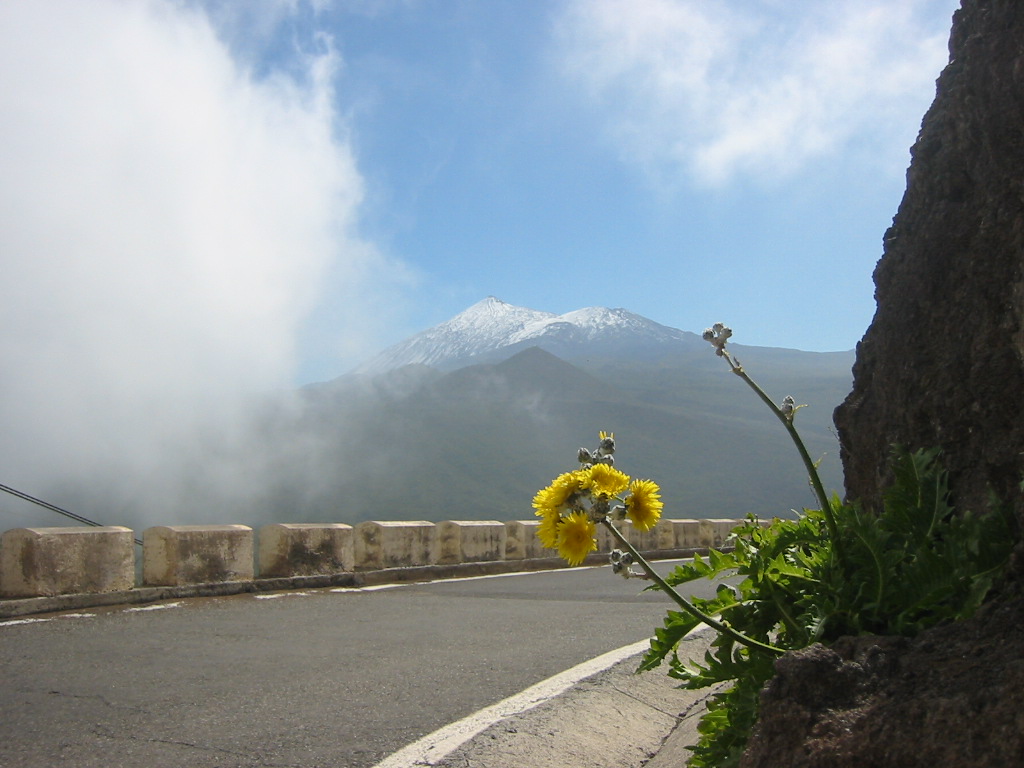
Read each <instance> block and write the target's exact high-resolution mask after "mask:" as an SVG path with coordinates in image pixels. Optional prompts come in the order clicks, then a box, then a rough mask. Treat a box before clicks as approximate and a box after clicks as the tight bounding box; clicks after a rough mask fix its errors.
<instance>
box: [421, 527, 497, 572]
mask: <svg viewBox="0 0 1024 768" xmlns="http://www.w3.org/2000/svg"><path fill="white" fill-rule="evenodd" d="M506 537H507V533H506V531H505V524H504V523H501V522H498V521H497V520H445V521H443V522H440V523H438V524H437V543H438V551H437V562H438V563H440V564H442V565H451V564H453V563H484V562H490V561H494V560H504V559H505V542H506Z"/></svg>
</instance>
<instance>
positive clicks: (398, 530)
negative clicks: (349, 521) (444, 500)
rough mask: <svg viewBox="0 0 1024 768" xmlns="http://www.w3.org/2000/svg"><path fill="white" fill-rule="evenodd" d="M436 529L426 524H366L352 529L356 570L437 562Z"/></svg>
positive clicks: (399, 522) (423, 522)
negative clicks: (353, 530) (353, 531)
mask: <svg viewBox="0 0 1024 768" xmlns="http://www.w3.org/2000/svg"><path fill="white" fill-rule="evenodd" d="M437 549H438V545H437V526H436V525H434V524H433V523H430V522H427V521H426V520H397V521H395V520H388V521H382V520H367V521H366V522H362V523H359V524H358V525H357V526H356V527H355V555H356V559H355V565H356V569H357V570H379V569H381V568H407V567H411V566H416V565H433V564H434V563H436V562H437V554H438V553H437Z"/></svg>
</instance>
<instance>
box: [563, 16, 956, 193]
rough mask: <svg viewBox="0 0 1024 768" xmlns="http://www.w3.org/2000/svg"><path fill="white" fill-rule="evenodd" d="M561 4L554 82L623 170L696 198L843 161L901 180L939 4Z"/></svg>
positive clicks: (938, 42)
mask: <svg viewBox="0 0 1024 768" xmlns="http://www.w3.org/2000/svg"><path fill="white" fill-rule="evenodd" d="M742 5H743V8H742V10H740V9H737V8H736V6H735V5H734V4H729V3H706V2H701V1H700V0H571V2H570V3H569V5H568V7H567V10H566V12H565V14H564V16H563V17H562V18H561V19H560V22H559V24H558V36H557V44H558V46H559V49H560V51H561V61H562V69H563V73H564V74H565V76H566V77H568V78H569V80H570V81H571V82H574V83H577V84H580V85H582V86H583V89H584V92H585V93H586V94H587V95H588V97H589V100H590V102H591V103H593V104H595V105H597V106H598V108H599V109H600V110H601V111H602V112H603V114H604V116H605V119H606V121H607V125H608V128H609V131H610V133H611V134H612V135H613V136H614V138H615V140H616V142H617V143H618V144H619V145H620V147H621V148H622V151H623V152H624V154H625V155H627V156H628V157H629V158H630V159H631V160H633V161H636V162H639V163H641V164H643V166H644V167H645V168H646V169H647V170H648V171H649V172H650V173H651V174H652V175H653V176H655V177H659V178H660V180H665V179H667V178H671V177H673V176H678V175H679V174H686V175H688V176H692V177H693V178H695V179H696V180H697V181H698V182H700V183H702V184H704V185H707V186H721V185H724V184H727V183H729V182H731V181H733V180H734V179H736V178H737V177H739V176H741V175H752V176H756V177H761V178H765V177H779V176H783V177H785V176H789V175H792V174H795V173H797V172H798V171H800V170H803V169H804V168H806V167H807V166H808V165H809V164H811V163H813V162H815V160H816V159H818V158H821V157H823V156H826V155H829V154H832V153H837V152H854V153H857V155H858V156H859V157H860V158H861V159H862V160H867V161H868V162H872V163H876V164H877V165H878V167H879V168H880V169H881V170H883V171H885V172H895V173H898V174H901V173H902V172H903V171H904V170H905V168H906V164H907V161H908V159H909V156H908V154H907V151H906V150H907V149H908V148H909V147H910V145H911V144H912V143H913V140H914V136H915V135H916V132H917V129H918V128H919V126H920V116H921V114H923V112H924V110H925V109H926V108H927V106H928V104H929V103H930V102H931V99H932V98H933V97H934V81H935V78H936V77H937V75H938V73H939V71H940V70H941V69H942V67H943V66H944V65H945V63H946V59H947V51H946V41H947V39H948V36H949V23H950V16H951V13H952V9H951V7H950V3H949V2H945V1H944V0H904V1H902V2H897V3H894V2H891V0H884V1H883V0H835V2H828V3H822V2H816V1H815V0H797V1H796V2H788V1H787V2H776V1H775V0H764V1H763V2H758V3H743V4H742Z"/></svg>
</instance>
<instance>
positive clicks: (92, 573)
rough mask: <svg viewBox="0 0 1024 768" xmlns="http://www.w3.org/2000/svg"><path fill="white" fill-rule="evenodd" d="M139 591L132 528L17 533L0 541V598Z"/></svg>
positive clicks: (23, 530) (19, 530)
mask: <svg viewBox="0 0 1024 768" xmlns="http://www.w3.org/2000/svg"><path fill="white" fill-rule="evenodd" d="M134 586H135V539H134V535H133V533H132V531H131V530H130V529H129V528H124V527H122V526H104V527H97V528H85V527H77V528H76V527H68V528H14V529H12V530H9V531H5V532H4V534H3V536H0V596H3V597H50V596H53V595H68V594H90V593H100V592H119V591H121V590H127V589H132V588H133V587H134Z"/></svg>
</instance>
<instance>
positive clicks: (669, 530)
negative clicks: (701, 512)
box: [658, 518, 697, 549]
mask: <svg viewBox="0 0 1024 768" xmlns="http://www.w3.org/2000/svg"><path fill="white" fill-rule="evenodd" d="M691 528H692V530H693V531H694V532H696V530H697V521H696V520H667V519H665V518H662V519H661V520H659V521H658V549H688V548H690V547H692V546H694V545H692V544H688V543H687V531H688V530H690V529H691Z"/></svg>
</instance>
